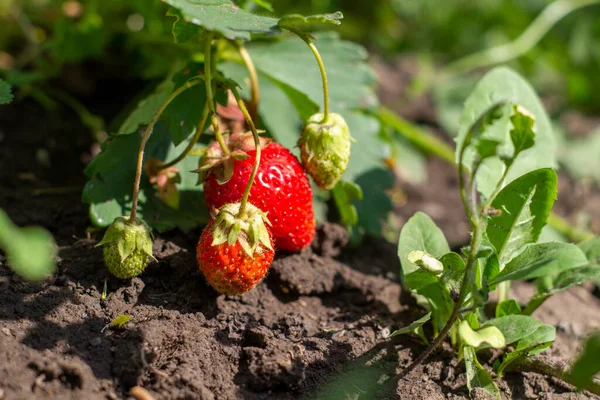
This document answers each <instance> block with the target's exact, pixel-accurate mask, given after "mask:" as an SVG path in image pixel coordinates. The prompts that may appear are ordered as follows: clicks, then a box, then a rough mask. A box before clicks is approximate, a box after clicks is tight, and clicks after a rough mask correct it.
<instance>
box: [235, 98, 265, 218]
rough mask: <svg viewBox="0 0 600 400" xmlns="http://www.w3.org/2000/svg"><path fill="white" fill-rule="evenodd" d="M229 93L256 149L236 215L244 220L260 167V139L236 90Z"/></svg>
mask: <svg viewBox="0 0 600 400" xmlns="http://www.w3.org/2000/svg"><path fill="white" fill-rule="evenodd" d="M231 92H232V93H233V95H234V96H235V100H236V101H237V103H238V106H239V107H240V110H241V111H242V114H244V118H246V123H247V124H248V126H249V127H250V130H251V131H252V136H253V137H254V147H256V153H255V155H254V164H253V165H252V173H251V174H250V177H249V178H248V183H247V184H246V189H245V190H244V195H243V196H242V200H241V205H240V211H239V213H238V218H245V217H246V208H247V207H246V206H247V204H248V196H250V189H251V188H252V184H253V183H254V178H256V174H257V173H258V167H259V166H260V152H261V149H260V138H259V137H258V131H257V130H256V126H255V125H254V122H252V117H250V113H249V112H248V109H247V108H246V105H245V104H244V100H242V98H241V97H240V94H239V93H238V91H237V89H236V88H231Z"/></svg>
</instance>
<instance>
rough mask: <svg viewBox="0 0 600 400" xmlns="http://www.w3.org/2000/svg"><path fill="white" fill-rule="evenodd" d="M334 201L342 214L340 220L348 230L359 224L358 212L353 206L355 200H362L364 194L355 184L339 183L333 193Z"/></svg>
mask: <svg viewBox="0 0 600 400" xmlns="http://www.w3.org/2000/svg"><path fill="white" fill-rule="evenodd" d="M331 194H332V195H333V200H334V201H335V205H336V206H337V209H338V211H339V213H340V219H341V220H342V222H343V223H344V225H346V227H347V228H348V229H350V228H351V227H352V225H356V224H357V223H358V212H357V211H356V207H355V206H354V205H353V204H352V202H353V201H354V200H362V198H363V192H362V190H361V188H360V186H358V185H357V184H355V183H352V182H347V181H343V180H342V181H339V182H338V183H337V184H336V185H335V187H334V188H333V190H332V191H331Z"/></svg>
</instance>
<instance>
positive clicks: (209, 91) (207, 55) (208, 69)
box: [204, 32, 229, 155]
mask: <svg viewBox="0 0 600 400" xmlns="http://www.w3.org/2000/svg"><path fill="white" fill-rule="evenodd" d="M214 36H215V33H214V32H208V34H207V37H206V45H205V47H204V79H205V81H206V103H207V104H208V109H209V113H210V120H211V122H212V127H213V131H214V132H215V137H216V138H217V142H219V146H221V150H222V151H223V154H224V155H229V149H228V148H227V145H226V144H225V141H224V140H223V135H221V131H220V129H219V122H218V121H217V112H216V110H215V102H214V96H213V87H212V76H211V74H212V68H213V65H212V60H211V58H212V41H213V38H214Z"/></svg>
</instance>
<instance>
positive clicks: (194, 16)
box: [162, 0, 342, 40]
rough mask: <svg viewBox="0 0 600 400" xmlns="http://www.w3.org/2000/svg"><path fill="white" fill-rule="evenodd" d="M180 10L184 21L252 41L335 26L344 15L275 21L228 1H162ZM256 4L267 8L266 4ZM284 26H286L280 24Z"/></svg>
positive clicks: (227, 36)
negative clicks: (288, 31) (308, 27)
mask: <svg viewBox="0 0 600 400" xmlns="http://www.w3.org/2000/svg"><path fill="white" fill-rule="evenodd" d="M162 1H163V2H164V3H167V4H169V5H170V6H172V7H174V8H176V9H178V10H179V11H180V12H181V15H182V16H183V18H184V19H185V21H187V22H190V23H192V24H195V25H198V26H201V27H202V28H204V29H206V30H208V31H214V32H218V33H220V34H221V35H223V36H225V37H226V38H227V39H233V40H235V39H242V40H249V39H250V37H251V35H272V34H277V33H281V28H282V27H283V28H294V29H299V28H301V27H302V26H304V25H309V24H310V25H312V24H315V23H319V24H335V25H338V24H339V23H340V22H339V20H340V19H341V18H342V15H341V13H339V12H338V13H335V14H326V15H314V16H310V17H303V16H297V15H290V16H287V17H283V18H281V19H279V18H273V17H264V16H260V15H256V14H252V13H249V12H248V11H245V10H243V9H242V8H240V7H238V6H237V5H235V4H234V3H233V2H231V1H229V0H162ZM257 4H259V5H261V6H263V7H265V6H266V7H265V8H267V7H268V6H267V4H268V3H266V2H265V1H262V0H261V1H258V2H257ZM280 22H282V24H283V26H282V27H280V26H279V24H280Z"/></svg>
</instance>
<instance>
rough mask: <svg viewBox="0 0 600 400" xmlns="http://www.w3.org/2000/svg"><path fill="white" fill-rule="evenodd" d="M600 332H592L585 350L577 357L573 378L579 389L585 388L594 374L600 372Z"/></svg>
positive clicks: (584, 347)
mask: <svg viewBox="0 0 600 400" xmlns="http://www.w3.org/2000/svg"><path fill="white" fill-rule="evenodd" d="M598 354H600V332H596V333H594V334H592V335H591V336H590V337H589V338H588V339H587V340H586V342H585V344H584V346H583V350H582V351H581V353H580V354H579V356H578V357H577V360H576V361H575V364H573V369H572V370H571V379H572V381H573V383H574V384H575V386H577V387H578V388H579V389H583V388H585V387H586V386H587V385H588V384H589V383H590V382H591V380H592V379H593V377H594V375H596V374H597V373H599V372H600V357H598Z"/></svg>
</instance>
